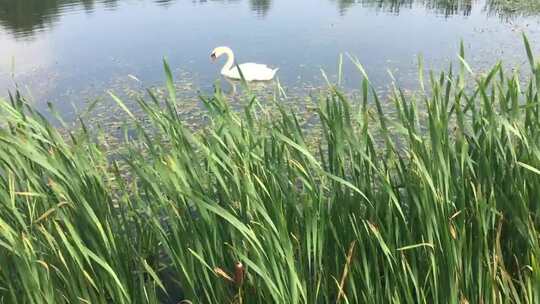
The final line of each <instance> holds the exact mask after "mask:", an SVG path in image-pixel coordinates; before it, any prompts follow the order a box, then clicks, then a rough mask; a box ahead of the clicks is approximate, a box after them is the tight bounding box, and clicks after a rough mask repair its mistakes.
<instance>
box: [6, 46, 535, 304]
mask: <svg viewBox="0 0 540 304" xmlns="http://www.w3.org/2000/svg"><path fill="white" fill-rule="evenodd" d="M525 45H526V51H527V54H528V57H529V60H530V63H531V78H530V80H529V81H527V82H522V81H520V79H518V76H517V74H508V73H507V72H505V71H504V70H503V69H502V66H501V64H498V65H496V66H495V67H493V68H492V69H491V70H490V71H488V72H487V73H484V74H482V75H473V74H472V73H471V71H470V68H469V67H468V65H467V64H466V62H465V60H464V59H463V52H461V56H460V58H461V65H460V68H459V69H458V71H457V72H456V73H454V72H453V71H452V69H450V70H449V71H448V72H443V73H440V74H439V75H435V74H434V73H430V74H429V75H427V77H424V76H423V75H422V73H420V81H421V82H422V85H421V87H422V88H424V89H423V90H422V91H420V92H418V93H417V94H414V95H412V96H410V95H407V94H404V93H403V91H402V90H400V89H399V88H397V87H396V88H394V90H393V92H392V94H391V97H390V98H389V100H388V101H384V102H385V103H386V102H389V103H392V104H393V106H394V111H393V112H392V115H391V116H390V115H388V113H387V110H386V109H387V107H386V106H385V107H383V101H381V100H380V99H379V98H378V97H377V95H376V93H375V91H374V90H373V89H372V88H371V86H370V82H369V80H368V78H367V76H366V77H365V78H364V81H363V83H362V85H361V94H360V97H359V100H348V99H347V98H346V97H345V95H343V94H342V93H341V92H340V91H339V90H338V89H336V88H334V87H330V88H329V91H328V94H327V95H326V96H324V97H322V98H321V99H320V101H319V104H318V106H317V107H316V109H315V115H316V116H317V117H318V123H317V125H316V127H317V129H316V130H317V132H313V130H311V132H308V131H309V130H306V129H305V128H304V127H303V125H302V124H301V123H300V122H299V121H300V120H299V118H298V116H296V115H295V113H292V112H291V111H290V109H288V108H284V107H282V106H280V104H279V102H276V101H275V100H274V101H272V100H270V101H267V100H259V99H258V98H257V97H255V96H250V97H249V98H246V99H245V103H244V106H243V108H242V111H236V110H233V109H232V108H231V107H230V105H229V103H228V99H227V98H226V97H225V96H224V95H223V94H222V93H221V91H220V90H217V91H216V93H215V95H214V96H212V97H209V98H204V97H203V98H202V101H203V103H204V105H205V106H206V109H207V113H208V123H207V125H205V126H204V127H202V128H201V129H200V130H198V131H197V132H192V131H190V130H189V128H187V127H186V126H184V124H183V123H182V121H181V120H180V118H179V116H178V114H177V111H176V109H177V107H181V106H182V101H181V100H176V97H175V89H174V85H173V79H172V77H171V74H170V71H169V69H168V67H167V65H165V70H166V75H167V87H168V90H169V96H168V97H167V98H165V100H158V98H156V97H155V96H154V95H152V93H151V92H149V97H148V99H147V100H145V99H142V98H141V99H139V100H138V104H139V106H140V107H141V108H142V109H143V110H144V113H145V117H144V119H145V121H144V124H143V123H142V121H141V118H138V117H136V116H135V115H132V114H131V112H130V110H129V109H128V108H127V107H126V106H125V105H124V103H123V102H122V101H121V100H120V99H118V98H117V97H114V96H113V99H114V100H115V101H116V102H117V103H118V105H119V106H120V107H121V108H123V109H124V110H125V111H126V113H128V115H129V116H131V117H132V120H133V121H132V122H131V123H130V125H131V126H132V127H131V130H130V132H131V133H132V134H131V135H130V136H129V137H128V136H126V140H125V142H124V143H123V149H122V151H123V152H122V153H121V157H118V158H115V159H111V158H109V157H107V155H108V153H107V151H106V149H105V147H103V145H102V144H101V143H100V142H99V141H96V140H95V139H94V137H93V135H92V134H91V132H89V131H88V130H87V128H86V127H85V125H84V124H82V127H81V128H80V129H79V130H78V131H76V132H70V134H69V136H64V135H61V134H60V132H59V131H58V130H57V129H56V128H54V127H52V126H51V124H50V123H49V122H48V121H47V120H46V119H44V118H43V117H42V116H41V115H40V114H39V113H37V112H35V111H34V110H32V109H31V108H30V107H28V106H27V105H26V103H25V102H24V98H23V97H21V96H19V95H15V96H12V98H11V102H2V103H0V107H1V109H2V112H3V114H2V117H3V118H4V122H5V124H4V125H3V126H2V128H1V129H0V142H1V144H0V188H1V191H0V197H1V199H0V202H1V203H0V301H1V302H2V303H163V302H166V301H170V303H178V302H180V301H182V300H183V303H272V302H273V303H539V302H540V272H539V267H540V261H539V259H540V244H539V236H540V226H539V225H540V217H539V215H540V213H539V212H540V205H539V202H540V117H539V116H540V103H539V96H538V92H539V87H540V64H537V63H536V62H535V60H534V58H533V56H532V53H531V50H530V47H529V44H528V42H527V40H526V39H525ZM353 62H354V63H355V64H356V65H357V66H358V68H359V70H360V72H362V73H363V69H362V67H361V66H360V65H359V63H358V62H357V61H355V60H353ZM420 71H422V68H420ZM424 78H426V80H424ZM269 109H273V111H270V110H269ZM143 125H144V127H143ZM148 125H149V126H150V128H149V127H148ZM133 126H134V127H133ZM313 133H317V137H318V138H319V139H320V140H315V141H314V140H312V139H313V138H311V137H312V136H313Z"/></svg>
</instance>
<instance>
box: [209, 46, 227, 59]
mask: <svg viewBox="0 0 540 304" xmlns="http://www.w3.org/2000/svg"><path fill="white" fill-rule="evenodd" d="M231 53H232V51H231V49H230V48H228V47H226V46H220V47H217V48H215V49H214V50H213V51H212V53H210V59H212V62H213V61H216V60H217V59H218V58H219V56H221V55H223V54H231Z"/></svg>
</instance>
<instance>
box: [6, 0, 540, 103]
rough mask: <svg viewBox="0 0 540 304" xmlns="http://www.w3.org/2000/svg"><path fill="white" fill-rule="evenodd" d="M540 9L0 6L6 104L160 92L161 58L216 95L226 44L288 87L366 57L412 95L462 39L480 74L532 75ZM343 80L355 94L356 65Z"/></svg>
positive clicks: (526, 1)
mask: <svg viewBox="0 0 540 304" xmlns="http://www.w3.org/2000/svg"><path fill="white" fill-rule="evenodd" d="M537 2H538V1H536V0H523V1H520V0H516V1H510V2H509V1H506V0H463V1H461V0H229V1H226V0H222V1H220V0H213V1H212V0H210V1H203V0H198V1H197V0H176V1H174V0H0V92H1V93H0V96H2V95H5V93H6V92H7V90H8V89H12V88H13V86H14V83H17V84H18V86H19V87H20V88H22V90H23V92H27V94H31V96H32V102H34V103H35V104H36V105H37V106H38V107H43V106H44V105H45V104H46V102H52V103H53V104H56V105H57V107H59V108H60V109H61V110H63V111H66V112H69V111H70V110H69V109H70V108H72V107H73V106H78V105H82V104H83V103H86V102H87V101H88V100H89V99H92V98H94V97H96V96H102V95H104V92H106V91H107V90H110V89H111V90H115V89H117V88H118V87H125V86H131V85H134V86H138V87H146V86H154V85H157V84H160V83H162V82H163V80H164V74H163V69H162V59H163V58H164V57H166V58H167V59H168V62H169V63H170V65H171V66H172V68H173V70H174V73H175V75H176V78H177V79H178V80H180V81H183V82H184V83H185V84H186V88H188V89H189V90H192V91H195V90H202V91H203V92H205V91H207V92H209V91H210V90H211V88H212V84H213V83H214V81H215V80H216V79H218V78H219V69H220V68H221V64H223V61H220V62H218V63H217V64H211V62H210V60H209V54H210V51H211V50H212V49H213V48H214V47H216V46H219V45H228V46H230V47H231V48H232V49H233V50H234V51H235V54H236V57H237V59H238V61H239V62H243V61H254V62H260V63H266V64H269V65H271V66H276V67H280V71H279V73H278V75H279V80H280V82H281V84H282V85H283V86H285V87H290V88H303V87H306V88H312V87H317V86H321V85H323V84H324V81H323V78H322V77H321V72H320V70H321V69H324V70H325V71H327V72H328V74H329V75H335V74H336V70H337V62H338V57H339V54H341V53H348V54H351V55H353V56H356V57H358V59H359V60H360V61H361V62H362V64H363V65H364V66H365V68H366V70H367V71H368V73H369V75H370V77H371V80H372V81H373V82H374V83H375V84H376V85H378V86H383V85H385V84H388V83H389V81H390V77H389V76H388V71H389V70H390V71H392V72H393V73H394V74H395V75H396V78H397V79H398V81H399V83H400V84H401V85H402V86H404V87H413V86H414V84H415V83H416V77H415V76H414V74H415V71H416V59H417V55H419V54H422V56H423V58H424V60H425V61H426V65H427V66H429V67H433V68H435V69H438V68H444V67H446V66H447V65H448V63H449V62H450V61H451V60H453V59H455V58H456V54H457V51H458V46H459V42H460V40H461V39H463V40H464V42H465V46H466V52H467V58H468V61H469V62H470V63H471V66H472V67H473V68H475V69H478V70H481V69H483V68H486V67H488V66H489V65H491V64H493V63H495V62H496V61H497V60H498V59H502V60H504V62H505V64H506V65H507V66H514V65H515V66H519V65H521V64H523V63H524V62H525V52H524V48H523V44H522V40H521V32H525V33H527V34H528V35H529V39H530V40H531V43H532V44H533V45H534V46H540V17H539V15H540V5H539V4H537ZM508 3H511V5H510V4H508ZM135 78H137V79H139V80H140V82H138V81H136V80H135ZM344 79H345V86H346V87H348V88H355V87H357V86H358V81H359V80H360V77H359V73H358V72H357V71H356V70H355V69H354V67H353V65H352V64H348V63H345V69H344Z"/></svg>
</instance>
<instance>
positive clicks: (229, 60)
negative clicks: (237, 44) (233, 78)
mask: <svg viewBox="0 0 540 304" xmlns="http://www.w3.org/2000/svg"><path fill="white" fill-rule="evenodd" d="M224 52H225V54H226V55H227V62H225V65H224V66H223V68H222V69H221V73H227V72H228V71H230V70H231V69H232V68H233V66H234V53H233V51H232V50H231V49H226V50H225V51H224Z"/></svg>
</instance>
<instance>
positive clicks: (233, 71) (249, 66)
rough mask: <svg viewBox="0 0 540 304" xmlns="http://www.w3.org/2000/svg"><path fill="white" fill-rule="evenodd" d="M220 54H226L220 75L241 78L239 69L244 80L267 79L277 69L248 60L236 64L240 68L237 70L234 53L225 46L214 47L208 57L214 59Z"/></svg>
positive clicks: (270, 77)
mask: <svg viewBox="0 0 540 304" xmlns="http://www.w3.org/2000/svg"><path fill="white" fill-rule="evenodd" d="M221 55H227V62H226V63H225V65H224V66H223V68H222V69H221V75H223V76H225V77H227V78H230V79H235V80H239V79H242V77H241V76H240V71H241V72H242V75H243V76H244V79H245V80H246V81H267V80H272V79H273V78H274V76H275V75H276V72H277V71H278V70H279V69H272V68H270V67H268V66H267V65H266V64H259V63H251V62H250V63H242V64H240V65H238V67H239V68H240V71H238V67H237V66H235V65H234V53H233V51H232V50H231V49H230V48H228V47H226V46H222V47H218V48H215V49H214V51H212V55H210V57H211V58H212V60H215V59H217V58H218V57H219V56H221Z"/></svg>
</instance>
